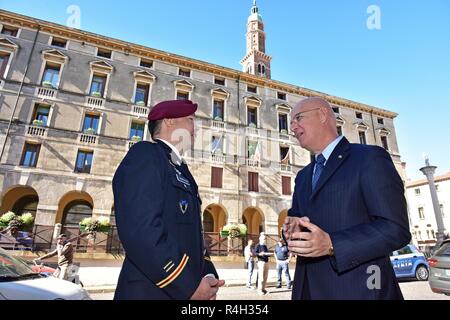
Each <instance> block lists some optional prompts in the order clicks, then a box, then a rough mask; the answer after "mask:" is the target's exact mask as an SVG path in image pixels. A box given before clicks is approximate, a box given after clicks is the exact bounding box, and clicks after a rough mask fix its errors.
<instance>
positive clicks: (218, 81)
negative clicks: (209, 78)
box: [214, 77, 225, 86]
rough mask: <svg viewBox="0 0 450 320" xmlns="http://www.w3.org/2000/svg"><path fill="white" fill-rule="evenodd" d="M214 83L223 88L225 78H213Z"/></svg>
mask: <svg viewBox="0 0 450 320" xmlns="http://www.w3.org/2000/svg"><path fill="white" fill-rule="evenodd" d="M214 83H215V84H218V85H220V86H224V85H225V78H220V77H214Z"/></svg>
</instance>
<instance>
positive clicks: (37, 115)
mask: <svg viewBox="0 0 450 320" xmlns="http://www.w3.org/2000/svg"><path fill="white" fill-rule="evenodd" d="M49 113H50V107H49V106H43V105H39V104H38V105H36V108H35V111H34V116H33V120H38V121H42V124H43V125H47V124H48V115H49Z"/></svg>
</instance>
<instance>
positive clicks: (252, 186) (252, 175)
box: [248, 172, 259, 192]
mask: <svg viewBox="0 0 450 320" xmlns="http://www.w3.org/2000/svg"><path fill="white" fill-rule="evenodd" d="M258 180H259V177H258V172H249V173H248V191H254V192H259V186H258Z"/></svg>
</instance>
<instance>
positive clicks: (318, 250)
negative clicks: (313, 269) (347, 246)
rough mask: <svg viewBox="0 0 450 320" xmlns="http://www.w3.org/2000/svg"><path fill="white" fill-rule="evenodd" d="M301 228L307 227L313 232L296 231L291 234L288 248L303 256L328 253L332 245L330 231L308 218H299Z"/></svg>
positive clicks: (317, 255)
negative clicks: (327, 231) (324, 229)
mask: <svg viewBox="0 0 450 320" xmlns="http://www.w3.org/2000/svg"><path fill="white" fill-rule="evenodd" d="M297 222H298V225H299V226H300V227H301V228H307V229H309V230H310V231H311V232H304V231H296V232H293V233H292V234H291V237H290V238H291V240H289V241H288V248H289V250H290V251H291V252H293V253H296V254H297V255H299V256H301V257H311V258H313V257H321V256H325V255H328V253H329V250H330V248H331V246H332V242H331V238H330V235H329V234H328V233H326V232H325V231H323V230H322V229H320V228H319V227H318V226H316V225H315V224H313V223H311V222H309V219H308V220H305V219H303V220H301V219H299V220H297Z"/></svg>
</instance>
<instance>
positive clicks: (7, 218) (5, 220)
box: [0, 211, 16, 227]
mask: <svg viewBox="0 0 450 320" xmlns="http://www.w3.org/2000/svg"><path fill="white" fill-rule="evenodd" d="M15 217H16V214H15V213H14V212H12V211H8V212H6V213H4V214H2V215H1V216H0V226H3V227H7V226H8V225H9V223H10V222H11V220H13V219H14V218H15Z"/></svg>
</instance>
